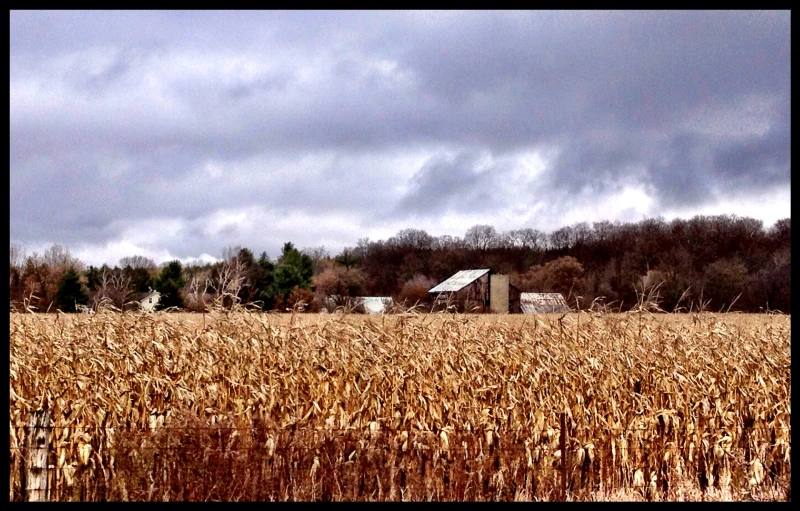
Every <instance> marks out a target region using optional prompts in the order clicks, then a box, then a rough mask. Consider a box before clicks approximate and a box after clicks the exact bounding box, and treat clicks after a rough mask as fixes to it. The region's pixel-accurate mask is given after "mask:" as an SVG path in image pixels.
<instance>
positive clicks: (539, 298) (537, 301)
mask: <svg viewBox="0 0 800 511" xmlns="http://www.w3.org/2000/svg"><path fill="white" fill-rule="evenodd" d="M519 301H520V308H521V309H522V313H523V314H546V313H549V312H569V311H570V310H571V309H570V308H569V305H567V301H566V300H564V295H562V294H561V293H521V294H520V297H519Z"/></svg>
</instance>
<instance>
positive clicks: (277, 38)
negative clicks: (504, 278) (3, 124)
mask: <svg viewBox="0 0 800 511" xmlns="http://www.w3.org/2000/svg"><path fill="white" fill-rule="evenodd" d="M790 41H791V39H790V13H789V12H788V11H771V12H761V11H735V12H727V11H713V12H704V11H700V12H696V11H691V12H683V11H675V12H673V11H667V12H664V11H657V12H648V11H644V12H616V11H615V12H581V11H577V12H576V11H568V12H538V11H533V12H432V11H422V12H413V11H412V12H371V11H357V12H339V11H335V12H325V11H302V12H292V11H281V12H275V11H264V12H260V11H247V12H235V11H230V12H229V11H222V12H204V11H186V12H184V11H178V12H176V11H102V12H94V11H53V12H49V11H12V12H11V16H10V92H11V95H10V99H11V101H10V110H11V111H10V169H11V170H10V185H11V201H10V207H11V236H12V239H19V240H23V241H30V242H31V243H39V242H42V243H43V242H61V243H66V244H68V245H69V244H80V243H85V244H93V246H101V245H103V244H106V245H108V244H109V243H112V242H116V241H120V240H122V239H123V238H124V237H125V236H132V235H131V234H130V232H132V231H130V230H131V229H135V228H136V227H135V226H137V225H140V224H141V225H143V224H142V223H143V222H148V221H150V220H153V221H154V222H155V219H162V224H164V225H166V224H168V223H169V222H167V220H168V219H174V220H175V221H176V222H179V223H180V225H181V226H182V227H179V228H178V227H175V229H177V230H174V231H169V232H170V233H171V234H170V235H169V236H166V235H165V236H164V237H163V240H162V238H160V237H159V236H160V234H159V235H156V234H154V236H153V239H159V240H161V241H158V243H162V245H160V246H164V247H166V246H167V245H169V250H170V251H171V253H177V252H181V253H184V254H186V257H188V256H190V255H192V254H190V253H188V251H191V252H192V253H193V254H195V255H196V254H197V253H202V252H210V251H213V250H217V248H214V247H218V246H220V243H223V242H226V241H235V240H237V239H241V240H242V243H243V244H248V243H249V239H245V238H246V237H247V236H255V237H256V238H257V239H254V240H253V241H252V244H262V245H263V246H264V247H271V248H272V251H273V252H274V251H276V250H278V249H279V246H280V243H281V242H280V240H277V241H275V240H273V241H267V238H270V236H271V235H270V236H267V235H266V234H263V235H262V234H259V232H261V231H264V230H267V229H268V225H265V226H264V229H262V230H261V231H257V230H256V229H254V228H252V229H251V228H249V227H247V224H248V221H249V220H247V219H244V220H242V221H241V222H239V223H238V224H235V225H234V224H231V225H229V226H227V227H221V228H220V229H219V230H218V231H215V232H214V233H213V234H212V233H210V231H208V232H207V230H203V229H202V222H208V221H210V220H209V219H211V218H212V217H214V215H215V214H216V215H221V217H224V216H225V215H229V216H230V217H231V218H233V217H235V212H236V211H248V212H250V213H249V214H251V215H255V216H256V217H258V221H262V222H266V223H267V224H269V222H270V221H271V220H272V219H273V218H275V219H276V220H275V222H278V223H279V222H281V221H289V220H290V219H294V220H292V221H301V220H297V219H298V218H301V217H302V218H303V219H305V218H306V216H303V215H310V217H311V218H317V219H325V218H337V219H340V221H341V222H344V224H346V225H342V226H336V227H335V228H334V227H333V226H331V225H328V226H327V227H326V229H327V232H330V233H333V232H336V233H337V234H336V235H333V234H331V235H330V236H328V235H327V234H326V233H325V231H314V236H315V237H316V238H312V237H311V236H309V237H308V238H307V241H303V242H298V244H300V245H303V244H305V245H317V244H319V243H317V242H316V240H318V239H327V240H329V242H330V243H333V244H337V243H338V244H339V245H346V244H350V245H352V244H353V243H354V242H355V239H344V238H342V237H341V236H349V235H350V233H352V235H353V236H355V237H356V238H357V237H362V236H372V237H373V238H374V237H375V236H376V233H379V232H380V233H382V232H385V231H387V230H391V229H395V228H396V229H400V228H403V227H408V226H410V225H412V224H413V225H418V224H419V222H438V221H439V220H438V219H440V218H442V217H443V216H446V217H447V218H448V219H449V220H448V224H447V225H443V224H442V225H441V226H442V228H444V229H449V230H452V231H453V232H448V233H449V234H458V235H460V234H463V231H464V230H465V229H466V228H467V227H469V225H471V224H470V222H473V223H475V222H474V220H475V215H482V216H481V222H480V223H496V224H497V227H498V228H516V227H521V226H522V225H521V224H516V225H510V224H509V225H504V224H507V223H509V222H512V221H513V220H509V218H511V219H520V221H524V222H528V223H530V224H531V225H527V224H526V226H532V227H542V226H544V225H553V224H559V223H560V220H561V219H563V218H567V217H568V216H569V215H572V216H578V217H580V216H581V214H583V216H585V217H586V218H584V219H585V220H587V221H592V220H600V219H602V218H593V216H596V215H597V214H598V213H597V212H596V211H598V210H600V211H604V209H603V208H601V207H599V206H598V205H599V204H604V203H605V201H608V200H609V198H610V197H612V198H613V197H615V196H617V195H620V194H625V193H628V191H629V190H643V192H642V193H646V194H647V196H648V197H649V201H648V204H649V205H648V206H647V208H646V210H645V209H642V210H636V211H637V212H638V213H639V214H660V213H662V212H663V211H674V210H680V211H692V210H697V211H699V210H702V209H703V208H704V207H707V206H708V205H710V204H717V203H720V201H722V202H723V203H724V202H725V201H726V200H733V199H734V197H739V196H740V195H741V193H742V190H743V189H746V190H748V191H749V193H751V194H753V195H754V196H758V197H762V196H767V195H770V194H773V193H775V190H779V189H781V188H785V187H787V186H788V185H789V182H790V174H791V163H790V155H791V153H790V143H791V121H790V114H789V112H790V98H791V82H790V66H791V57H790ZM532 155H539V157H540V159H539V160H537V163H536V164H533V163H531V161H533V160H536V158H534V157H533V156H532ZM531 158H533V160H531ZM637 193H638V192H637ZM578 197H580V201H577V200H575V199H576V198H578ZM736 200H738V199H736ZM781 207H785V211H786V213H785V214H784V215H783V216H788V204H785V205H782V206H781ZM535 208H538V209H535ZM581 208H585V209H581ZM598 208H599V209H598ZM542 212H546V213H542ZM581 212H583V213H581ZM731 212H739V211H738V210H736V209H732V210H731ZM567 213H569V215H567ZM261 214H263V215H264V217H263V218H261V217H259V215H261ZM600 214H602V213H600ZM619 214H622V213H619ZM625 214H629V213H625ZM771 214H773V216H774V215H776V214H779V213H771ZM298 215H300V216H298ZM221 217H220V218H221ZM590 217H591V218H590ZM214 218H216V217H214ZM226 218H227V217H226ZM236 218H238V217H236ZM302 221H303V222H304V221H306V220H302ZM318 223H319V222H318ZM465 224H469V225H465ZM501 224H503V225H501ZM147 225H148V226H149V227H148V228H149V229H152V230H154V231H158V232H159V233H160V232H162V231H163V232H168V230H167V228H166V227H159V225H160V224H159V223H157V222H156V223H154V224H147ZM170 225H171V224H170ZM432 225H434V224H432ZM435 225H440V224H435ZM290 227H291V226H286V227H285V228H283V229H284V230H283V231H279V234H276V235H280V236H288V237H290V238H291V237H292V236H293V235H292V233H291V232H290V231H291V229H290ZM302 229H305V231H304V232H306V233H310V232H312V230H310V229H308V228H305V227H302V226H299V225H298V230H302ZM126 233H127V234H126ZM215 236H216V238H215ZM299 236H302V234H300V235H299ZM270 239H271V238H270ZM284 241H285V240H284ZM141 243H144V241H141ZM270 243H273V244H274V245H275V246H274V247H273V246H272V245H270ZM222 246H224V245H222ZM181 247H183V248H181ZM198 251H199V252H198Z"/></svg>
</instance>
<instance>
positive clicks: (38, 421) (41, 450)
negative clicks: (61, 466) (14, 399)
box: [25, 407, 50, 502]
mask: <svg viewBox="0 0 800 511" xmlns="http://www.w3.org/2000/svg"><path fill="white" fill-rule="evenodd" d="M28 428H29V429H28V450H27V452H26V457H27V459H26V460H25V470H26V478H25V479H26V482H27V484H26V488H25V495H26V499H27V500H28V501H29V502H47V500H48V498H49V496H50V495H49V492H48V490H49V488H48V481H49V478H48V477H47V476H48V471H47V454H48V449H49V448H50V411H49V410H48V409H47V408H46V407H45V408H39V409H38V410H36V411H35V412H34V413H33V416H32V417H31V420H30V422H29V423H28Z"/></svg>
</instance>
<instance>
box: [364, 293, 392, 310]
mask: <svg viewBox="0 0 800 511" xmlns="http://www.w3.org/2000/svg"><path fill="white" fill-rule="evenodd" d="M358 305H363V306H364V312H366V313H367V314H383V313H384V312H386V311H387V310H389V309H390V308H391V307H392V297H391V296H359V297H358V298H356V306H358Z"/></svg>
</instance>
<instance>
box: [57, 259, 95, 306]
mask: <svg viewBox="0 0 800 511" xmlns="http://www.w3.org/2000/svg"><path fill="white" fill-rule="evenodd" d="M88 302H89V296H88V295H87V294H86V291H85V290H84V289H83V284H81V280H80V276H79V275H78V272H77V271H75V268H70V269H69V270H67V272H66V273H65V274H64V277H63V278H62V279H61V284H60V285H59V286H58V292H57V293H56V303H57V304H58V308H59V309H61V311H62V312H75V311H76V305H86V304H87V303H88Z"/></svg>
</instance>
